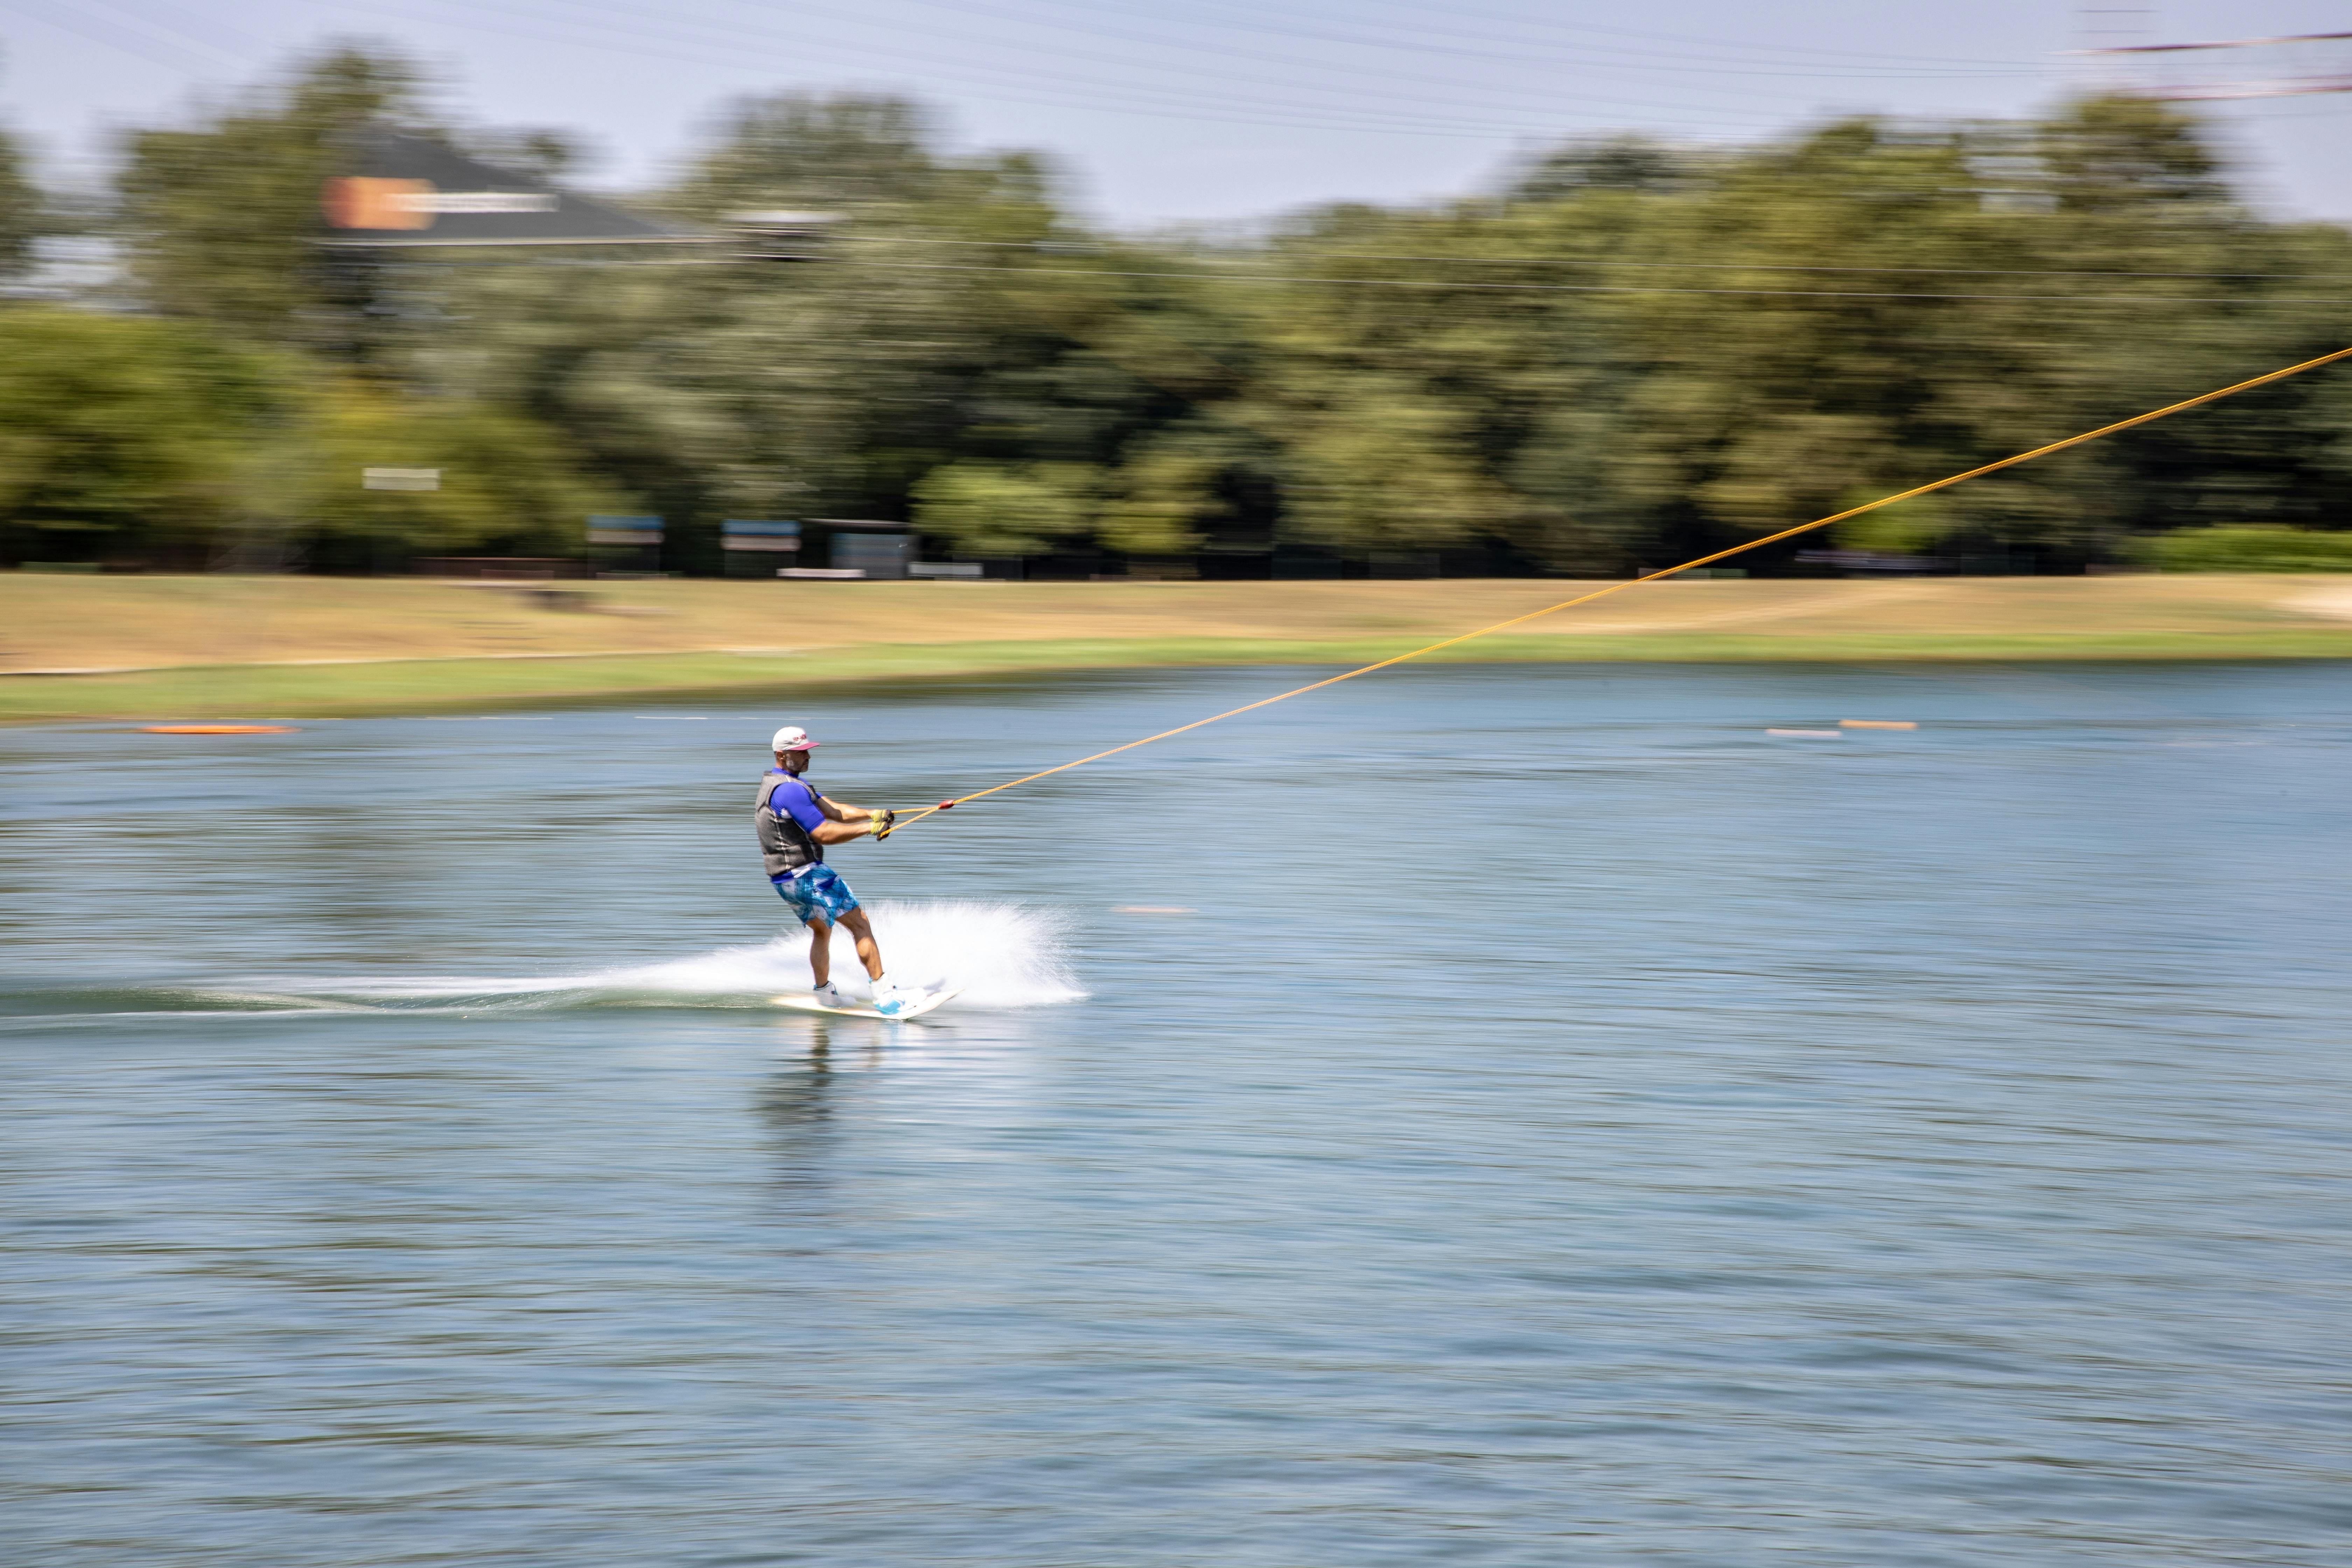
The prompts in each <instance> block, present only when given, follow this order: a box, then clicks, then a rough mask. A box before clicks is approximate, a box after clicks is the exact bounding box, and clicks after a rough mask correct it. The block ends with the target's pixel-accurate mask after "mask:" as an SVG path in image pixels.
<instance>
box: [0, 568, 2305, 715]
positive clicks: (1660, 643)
mask: <svg viewBox="0 0 2352 1568" xmlns="http://www.w3.org/2000/svg"><path fill="white" fill-rule="evenodd" d="M1587 586H1600V584H1589V585H1588V584H1577V583H1574V582H1569V581H1562V580H1540V581H1533V580H1526V579H1508V580H1486V581H1478V582H1465V581H1439V580H1432V581H1426V582H1409V581H1390V582H1366V583H1296V584H1293V583H1272V584H1267V583H1238V584H1221V583H1211V584H1192V583H1182V584H1141V583H1103V584H1004V585H1001V586H992V587H990V588H987V589H985V590H979V591H971V590H964V589H960V588H954V587H946V586H943V585H940V584H764V583H689V582H666V583H665V582H656V583H626V584H594V585H593V593H594V594H595V595H596V596H597V598H598V599H599V600H602V601H606V603H604V604H603V605H600V606H599V607H600V608H601V609H602V610H603V611H604V613H601V614H599V613H588V612H580V611H576V610H575V611H572V612H570V613H561V612H551V611H549V610H547V609H544V608H540V607H537V606H536V605H535V603H534V601H533V600H532V599H531V598H530V595H529V594H528V593H527V592H523V593H516V592H507V591H500V590H499V589H496V588H489V589H485V588H482V587H478V586H472V585H463V586H461V585H459V584H448V583H431V582H419V581H417V580H414V579H402V580H368V579H325V578H248V579H223V578H194V577H189V578H122V579H103V578H100V579H90V578H61V577H48V576H43V577H31V576H19V575H17V574H0V626H5V627H6V630H5V632H0V645H5V646H0V659H5V663H0V722H11V723H40V722H57V721H84V720H133V721H163V720H171V719H226V718H247V719H252V718H305V717H310V718H348V717H360V716H363V715H369V714H394V713H430V712H436V711H440V712H450V711H468V710H471V711H480V710H497V709H505V708H517V707H532V706H544V705H549V704H557V703H572V702H587V703H593V702H599V701H605V700H633V699H634V700H645V699H657V698H658V699H667V698H680V699H683V698H706V699H711V698H724V697H730V696H742V697H748V696H753V695H762V696H764V695H768V694H772V693H778V692H789V691H793V690H797V689H812V688H821V687H835V686H847V685H854V684H856V683H859V682H872V681H914V680H920V681H933V680H944V679H957V678H961V677H980V678H986V677H1003V676H1019V675H1033V674H1045V673H1054V672H1064V671H1067V672H1076V671H1083V670H1115V669H1137V668H1181V667H1186V666H1193V667H1211V666H1220V665H1223V666H1232V665H1271V664H1289V665H1301V664H1304V665H1318V666H1345V665H1352V664H1362V663H1370V662H1371V661H1373V660H1375V659H1380V658H1390V657H1392V656H1394V655H1396V654H1399V653H1403V652H1407V651H1409V650H1411V649H1412V648H1414V647H1422V646H1423V645H1425V644H1427V643H1429V642H1433V641H1436V640H1438V639H1439V638H1442V637H1448V636H1453V635H1456V634H1458V633H1460V632H1462V631H1464V630H1467V629H1470V628H1473V627H1475V626H1479V625H1482V624H1489V623H1491V622H1493V621H1495V620H1498V619H1502V618H1504V617H1506V616H1510V615H1515V614H1521V613H1524V612H1525V611H1526V610H1528V609H1529V608H1532V607H1536V606H1538V605H1544V604H1547V603H1552V602H1556V601H1558V600H1559V599H1564V598H1568V597H1571V596H1573V595H1575V594H1576V593H1577V592H1579V591H1580V589H1582V588H1585V587H1587ZM2343 601H2352V581H2347V579H2345V578H2341V577H2336V578H2315V577H2275V576H2271V577H2255V576H2210V577H2118V578H2089V579H2084V578H1983V579H1943V580H1939V581H1936V582H1932V583H1896V584H1888V583H1867V582H1802V581H1756V582H1743V581H1717V582H1699V583H1691V584H1657V585H1645V586H1643V587H1640V588H1636V589H1633V590H1630V591H1628V592H1626V593H1623V594H1620V595H1612V597H1610V598H1609V599H1606V600H1603V601H1601V602H1600V603H1599V604H1596V605H1591V606H1585V607H1580V608H1579V609H1576V610H1570V611H1566V612H1563V613H1562V614H1561V615H1560V616H1559V618H1558V620H1557V621H1556V622H1552V623H1537V624H1538V625H1539V626H1546V628H1547V629H1545V630H1542V631H1538V632H1532V633H1530V632H1527V631H1514V632H1512V633H1508V634H1501V635H1497V636H1496V637H1490V638H1482V639H1480V640H1479V641H1476V642H1474V643H1469V644H1466V645H1464V646H1462V647H1454V648H1449V649H1447V650H1445V651H1444V652H1443V653H1441V654H1437V655H1433V656H1432V659H1431V662H1476V663H1558V662H1609V663H1627V662H1655V663H1753V662H1772V663H1789V662H1820V663H1908V662H1926V661H1955V660H1958V661H1970V660H1977V661H1982V660H1998V661H2016V660H2098V659H2106V660H2198V661H2217V660H2241V659H2334V658H2352V603H2343ZM2339 604H2342V607H2341V608H2340V609H2339V608H2338V605H2339ZM2314 605H2317V606H2319V608H2318V609H2316V610H2315V609H2314V608H2312V606H2314ZM1718 626H1719V627H1720V628H1721V629H1719V630H1718V629H1713V628H1715V627H1718ZM1055 631H1068V632H1073V633H1076V632H1081V631H1083V632H1084V633H1087V634H1091V635H1065V636H1053V635H1040V634H1050V633H1053V632H1055ZM959 633H961V634H963V635H961V636H959V635H957V634H959ZM689 639H690V641H691V644H692V645H696V646H687V647H679V646H677V645H678V644H679V643H682V642H688V640H689ZM600 641H602V642H604V643H608V644H609V643H611V642H614V641H621V642H629V643H635V644H637V645H638V646H636V647H609V646H606V647H598V646H594V645H595V644H596V643H598V642H600ZM663 641H667V642H668V643H669V644H670V645H671V646H669V647H661V646H658V645H659V644H660V643H661V642H663ZM583 642H584V643H586V644H588V645H590V646H585V647H583V646H576V645H579V644H582V643H583ZM566 643H569V644H572V645H575V646H561V645H562V644H566ZM796 643H797V644H801V645H802V646H799V647H794V646H792V645H793V644H796ZM486 644H487V645H488V646H485V645H486ZM524 644H531V645H536V646H521V645H524ZM551 644H552V645H557V646H547V645H551ZM647 644H653V645H655V646H646V645H647ZM714 645H716V646H714ZM240 653H242V654H247V655H249V656H251V657H244V658H239V657H236V655H238V654H240ZM207 656H209V657H207Z"/></svg>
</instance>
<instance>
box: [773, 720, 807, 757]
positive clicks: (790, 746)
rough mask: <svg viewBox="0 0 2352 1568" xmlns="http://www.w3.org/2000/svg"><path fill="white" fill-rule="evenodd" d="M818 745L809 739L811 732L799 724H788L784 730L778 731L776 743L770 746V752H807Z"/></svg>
mask: <svg viewBox="0 0 2352 1568" xmlns="http://www.w3.org/2000/svg"><path fill="white" fill-rule="evenodd" d="M816 744H817V742H814V741H812V740H810V739H809V732H808V731H806V730H803V729H802V728H801V727H800V726H799V725H798V724H787V725H785V726H784V727H783V728H782V729H781V730H779V731H776V740H775V743H774V744H773V745H772V746H770V747H769V748H768V750H770V751H772V752H805V751H807V750H808V749H809V748H810V747H812V746H814V745H816Z"/></svg>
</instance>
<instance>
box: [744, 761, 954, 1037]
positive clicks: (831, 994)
mask: <svg viewBox="0 0 2352 1568" xmlns="http://www.w3.org/2000/svg"><path fill="white" fill-rule="evenodd" d="M817 744H818V742H815V741H813V740H811V739H809V732H808V731H806V730H803V729H802V728H800V727H799V726H798V725H796V724H787V725H785V726H784V727H783V728H782V729H781V730H779V731H776V737H775V740H774V741H773V742H772V749H773V751H774V752H775V757H776V765H775V768H774V770H773V771H772V772H771V773H769V774H768V775H767V776H766V777H765V778H762V779H761V781H760V794H759V797H758V817H757V820H758V824H759V830H760V854H761V858H762V859H763V860H764V862H765V863H766V865H767V868H768V880H769V881H770V882H771V883H772V884H773V885H774V887H775V889H776V891H777V893H778V894H780V895H781V896H782V899H783V900H784V902H785V903H787V904H789V905H790V906H792V911H793V913H794V914H796V915H798V916H799V917H800V918H801V921H802V922H803V924H805V925H806V926H807V927H808V928H809V971H810V973H811V974H812V975H813V976H814V980H815V984H816V998H815V999H816V1004H817V1005H818V1006H820V1007H824V1008H835V1009H850V1010H855V1004H853V1003H852V1002H851V1001H850V999H849V998H848V997H846V996H845V995H843V994H842V993H841V992H840V990H839V989H838V988H836V987H835V985H834V984H833V928H834V926H835V923H836V922H838V923H839V924H841V925H844V926H845V927H847V928H848V930H849V934H850V935H851V936H852V937H853V938H855V939H856V943H857V960H858V962H859V963H863V964H864V965H865V966H866V976H867V978H868V979H870V980H872V981H873V983H874V1011H875V1012H877V1013H878V1014H880V1015H881V1016H884V1017H886V1018H897V1017H903V1016H910V1015H911V1014H913V1013H915V1012H918V1011H921V1010H923V1009H922V1003H923V1002H924V1000H925V997H924V995H923V994H922V993H921V992H919V991H909V990H903V989H901V988H900V987H898V986H897V985H894V984H891V983H890V982H889V981H888V980H887V978H885V977H884V975H883V973H882V950H881V948H879V947H878V946H877V945H876V944H875V942H874V929H873V927H872V926H870V925H868V924H867V923H866V911H865V910H862V909H859V908H858V907H857V895H856V894H855V893H853V892H851V891H850V890H849V884H848V883H847V882H845V881H843V880H842V879H841V874H840V873H839V872H837V871H835V869H834V868H832V867H830V866H828V865H826V864H825V863H824V847H825V846H826V845H828V844H846V843H848V842H849V841H850V840H851V839H853V838H862V837H865V836H866V835H867V834H869V833H870V834H872V835H873V836H874V837H877V838H880V837H884V836H885V835H887V833H888V832H889V831H890V826H891V824H892V823H893V821H895V820H896V817H895V814H893V813H892V812H890V811H888V810H887V809H885V808H883V807H880V806H876V807H871V808H868V807H866V806H862V805H844V804H843V803H842V802H840V801H837V800H827V799H826V798H825V797H824V795H819V794H818V793H817V792H816V791H815V790H814V789H813V788H812V787H810V786H809V785H808V784H803V782H802V781H801V774H803V773H806V772H807V771H808V765H809V752H811V751H813V750H814V749H815V747H816V746H817Z"/></svg>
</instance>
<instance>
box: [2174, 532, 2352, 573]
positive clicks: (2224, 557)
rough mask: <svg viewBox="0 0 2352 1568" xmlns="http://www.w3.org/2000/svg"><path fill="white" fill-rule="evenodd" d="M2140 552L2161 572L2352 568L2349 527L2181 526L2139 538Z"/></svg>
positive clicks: (2287, 570) (2328, 570)
mask: <svg viewBox="0 0 2352 1568" xmlns="http://www.w3.org/2000/svg"><path fill="white" fill-rule="evenodd" d="M2138 553H2139V554H2140V556H2141V558H2142V559H2143V560H2145V561H2147V563H2149V564H2150V565H2153V566H2155V567H2157V568H2158V569H2159V570H2161V571H2165V572H2352V533H2319V532H2315V531H2311V530H2308V529H2300V528H2263V527H2259V526H2240V527H2234V528H2233V527H2229V526H2227V525H2224V526H2222V527H2219V528H2184V529H2180V530H2179V531H2175V532H2172V533H2167V534H2160V535H2158V537H2156V538H2153V539H2149V540H2146V541H2143V542H2141V545H2140V549H2139V552H2138Z"/></svg>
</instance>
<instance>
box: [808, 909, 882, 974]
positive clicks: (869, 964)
mask: <svg viewBox="0 0 2352 1568" xmlns="http://www.w3.org/2000/svg"><path fill="white" fill-rule="evenodd" d="M841 923H842V924H843V925H845V926H847V927H848V928H849V934H850V935H851V936H853V937H855V938H856V939H857V962H858V963H862V964H864V965H866V978H867V979H868V980H879V979H881V978H882V950H881V948H879V947H878V946H877V945H875V942H874V928H873V927H872V926H870V925H868V924H867V923H866V911H865V910H844V911H843V913H842V917H841ZM812 962H814V960H812ZM816 983H817V984H819V985H822V984H824V974H822V973H819V974H818V975H817V977H816Z"/></svg>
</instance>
